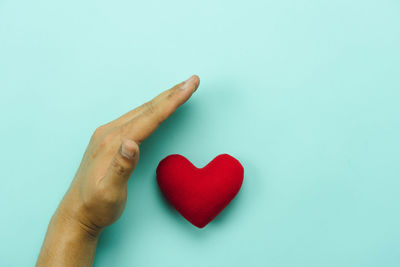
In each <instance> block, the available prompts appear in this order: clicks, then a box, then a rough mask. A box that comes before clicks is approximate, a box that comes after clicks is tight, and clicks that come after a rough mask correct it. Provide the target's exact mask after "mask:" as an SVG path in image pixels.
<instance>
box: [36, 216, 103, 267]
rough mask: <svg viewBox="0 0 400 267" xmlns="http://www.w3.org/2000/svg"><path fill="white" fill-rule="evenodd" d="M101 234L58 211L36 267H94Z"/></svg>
mask: <svg viewBox="0 0 400 267" xmlns="http://www.w3.org/2000/svg"><path fill="white" fill-rule="evenodd" d="M99 234H100V232H93V231H89V230H88V229H85V226H83V225H81V224H80V223H79V222H76V221H74V220H73V219H71V218H69V217H68V216H66V215H65V214H63V212H62V211H60V210H57V211H56V212H55V214H54V215H53V217H52V219H51V221H50V223H49V227H48V229H47V233H46V237H45V240H44V242H43V246H42V249H41V251H40V255H39V258H38V261H37V263H36V266H92V265H93V261H94V256H95V253H96V246H97V241H98V237H99Z"/></svg>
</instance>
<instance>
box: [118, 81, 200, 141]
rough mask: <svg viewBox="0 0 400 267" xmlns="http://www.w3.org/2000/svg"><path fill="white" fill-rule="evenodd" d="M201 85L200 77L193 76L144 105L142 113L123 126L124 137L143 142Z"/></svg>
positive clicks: (141, 108)
mask: <svg viewBox="0 0 400 267" xmlns="http://www.w3.org/2000/svg"><path fill="white" fill-rule="evenodd" d="M199 84H200V79H199V77H198V76H197V75H193V76H191V77H190V78H189V79H187V80H186V81H185V82H182V83H179V84H177V85H175V86H174V87H172V88H171V89H169V90H166V91H164V92H162V93H161V94H160V95H158V96H157V97H155V98H154V99H152V100H150V101H149V102H147V103H145V104H144V105H142V106H141V107H140V108H139V111H140V112H139V113H138V114H137V115H136V116H134V118H132V119H131V120H129V121H128V122H126V123H125V124H124V125H123V126H122V128H123V132H124V135H125V136H126V137H127V138H130V139H132V140H134V141H135V142H137V143H141V142H143V140H145V139H146V138H147V137H148V136H149V135H150V134H151V133H152V132H154V130H156V129H157V127H158V126H159V125H160V124H161V123H162V122H163V121H164V120H166V119H167V118H168V117H169V116H170V115H171V114H172V113H174V112H175V110H176V109H177V108H178V107H180V106H181V105H182V104H183V103H185V102H186V101H187V100H188V99H189V98H190V97H191V96H192V94H193V93H194V92H195V91H196V89H197V88H198V86H199Z"/></svg>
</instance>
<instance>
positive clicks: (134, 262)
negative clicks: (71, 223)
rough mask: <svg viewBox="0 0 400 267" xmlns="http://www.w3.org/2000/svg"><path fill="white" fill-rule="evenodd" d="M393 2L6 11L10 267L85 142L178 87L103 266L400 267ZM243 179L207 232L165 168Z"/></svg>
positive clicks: (3, 141)
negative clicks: (177, 98)
mask: <svg viewBox="0 0 400 267" xmlns="http://www.w3.org/2000/svg"><path fill="white" fill-rule="evenodd" d="M399 14H400V2H399V1H397V0H392V1H388V0H379V1H378V0H375V1H361V0H357V1H344V0H341V1H317V0H309V1H305V0H298V1H295V0H292V1H288V0H286V1H262V0H258V1H257V0H248V1H228V0H226V1H211V0H206V1H204V0H203V1H177V0H173V1H161V0H150V1H127V0H125V1H123V0H117V1H100V0H96V1H95V0H87V1H78V0H69V1H54V0H37V1H18V0H0V92H1V95H0V119H1V123H0V127H1V138H0V147H1V156H0V162H1V163H0V164H1V175H0V177H1V186H0V203H1V212H0V214H1V228H0V266H31V265H33V263H34V262H35V260H36V257H37V254H38V252H39V248H40V245H41V242H42V239H43V236H44V233H45V230H46V227H47V223H48V221H49V219H50V216H51V215H52V213H53V212H54V210H55V208H56V206H57V204H58V202H59V201H60V199H61V197H62V195H63V194H64V192H65V190H66V189H67V187H68V185H69V183H70V181H71V179H72V178H73V176H74V173H75V171H76V169H77V167H78V164H79V162H80V159H81V156H82V154H83V152H84V150H85V148H86V145H87V143H88V140H89V138H90V136H91V133H92V132H93V130H94V129H95V128H96V127H97V126H99V125H101V124H104V123H106V122H108V121H110V120H112V119H114V118H116V117H117V116H119V115H120V114H123V113H125V112H126V111H128V110H130V109H131V108H133V107H135V106H137V105H140V104H141V103H143V102H144V101H146V100H149V99H150V98H151V97H153V96H154V95H156V94H157V93H159V92H160V91H162V90H164V89H166V88H169V87H170V86H172V85H173V84H174V83H177V82H180V81H181V80H183V79H185V78H187V77H188V76H190V75H191V74H193V73H196V74H198V75H199V76H200V77H201V87H200V88H199V90H198V91H197V92H196V93H195V95H194V97H193V98H192V99H191V100H190V101H189V102H188V103H187V104H185V105H184V107H182V108H181V109H180V110H179V111H178V112H177V113H176V114H175V115H173V117H171V118H170V119H169V120H168V121H167V122H166V123H165V124H164V125H163V126H162V127H161V128H160V129H159V130H158V131H157V132H156V133H155V134H154V135H153V136H152V137H151V138H150V139H148V140H147V141H146V142H145V143H144V144H143V146H142V147H141V153H142V154H141V159H140V163H139V166H138V168H137V170H136V171H135V172H134V177H132V179H131V182H130V185H129V199H128V203H127V207H126V210H125V213H124V214H123V216H122V218H121V219H120V220H119V221H118V222H117V223H116V224H115V225H113V226H112V227H109V228H108V229H106V231H105V232H104V234H103V236H102V238H101V240H100V244H99V247H98V252H97V256H96V262H95V266H144V267H147V266H174V267H179V266H193V267H196V266H222V267H224V266H279V267H286V266H288V267H289V266H293V267H298V266H305V267H316V266H324V267H329V266H335V267H336V266H351V267H354V266H363V267H365V266H380V267H390V266H400V215H399V203H400V164H399V150H400V141H399V137H400V120H399V114H400V107H399V102H400V101H399V99H400V92H399V90H400V15H399ZM172 153H180V154H183V155H185V156H186V157H188V158H189V159H191V160H192V162H193V163H194V164H196V165H197V166H202V165H204V164H206V163H207V162H208V161H210V160H211V159H212V158H213V157H214V156H216V155H218V154H220V153H229V154H231V155H233V156H235V157H237V158H238V159H239V160H240V161H241V162H242V163H243V165H244V168H245V181H244V185H243V187H242V190H241V192H240V194H239V195H238V197H237V198H236V199H235V200H234V201H233V202H232V203H231V205H230V206H229V207H228V208H227V209H226V210H224V211H223V213H222V214H221V215H220V216H219V217H217V219H216V220H215V221H213V222H212V223H211V224H209V225H208V226H207V227H206V228H205V229H203V230H199V229H197V228H195V227H193V226H192V225H190V224H189V223H187V222H186V221H185V220H184V219H183V218H182V217H180V216H179V215H178V214H177V213H176V212H175V211H174V210H173V209H172V208H170V207H169V206H168V205H167V204H166V202H165V201H164V200H163V198H162V196H161V195H160V192H159V190H158V188H157V185H156V182H155V169H156V167H157V164H158V162H159V161H160V160H161V159H162V158H164V157H165V156H167V155H169V154H172Z"/></svg>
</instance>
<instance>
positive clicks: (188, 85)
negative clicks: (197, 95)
mask: <svg viewBox="0 0 400 267" xmlns="http://www.w3.org/2000/svg"><path fill="white" fill-rule="evenodd" d="M196 80H197V78H196V75H192V76H190V78H189V79H187V80H186V81H185V82H184V84H183V85H182V87H181V88H182V90H189V91H193V92H194V91H196V89H197V87H198V83H197V82H196Z"/></svg>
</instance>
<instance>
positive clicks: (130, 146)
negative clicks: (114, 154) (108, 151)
mask: <svg viewBox="0 0 400 267" xmlns="http://www.w3.org/2000/svg"><path fill="white" fill-rule="evenodd" d="M135 152H136V143H135V142H133V141H132V140H129V139H128V140H124V141H123V142H122V147H121V155H122V156H124V157H125V158H127V159H133V158H134V157H135Z"/></svg>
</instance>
